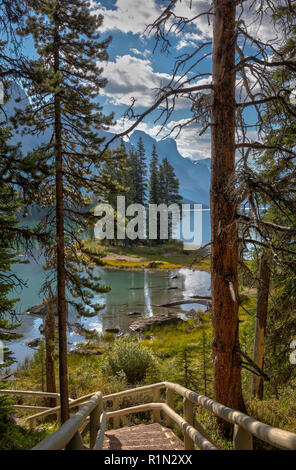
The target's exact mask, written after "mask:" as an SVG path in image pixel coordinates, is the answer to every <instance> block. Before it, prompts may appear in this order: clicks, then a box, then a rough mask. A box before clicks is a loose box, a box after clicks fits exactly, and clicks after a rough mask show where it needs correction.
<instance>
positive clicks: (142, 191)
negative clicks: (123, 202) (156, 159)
mask: <svg viewBox="0 0 296 470" xmlns="http://www.w3.org/2000/svg"><path fill="white" fill-rule="evenodd" d="M134 176H135V178H134V179H133V182H134V185H135V200H134V201H133V203H134V204H142V205H145V203H146V200H147V194H146V192H147V164H146V156H145V148H144V144H143V139H142V137H140V138H139V141H138V145H137V153H136V159H135V175H134Z"/></svg>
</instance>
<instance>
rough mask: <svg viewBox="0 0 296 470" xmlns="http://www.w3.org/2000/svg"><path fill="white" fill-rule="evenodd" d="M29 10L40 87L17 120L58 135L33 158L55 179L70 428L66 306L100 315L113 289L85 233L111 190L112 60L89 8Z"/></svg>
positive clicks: (51, 250) (47, 200) (74, 2)
mask: <svg viewBox="0 0 296 470" xmlns="http://www.w3.org/2000/svg"><path fill="white" fill-rule="evenodd" d="M28 6H29V7H30V15H29V17H28V19H27V23H26V27H25V28H24V29H23V30H22V32H21V34H22V35H29V34H32V36H33V38H34V42H35V49H36V52H37V54H38V59H37V60H36V61H34V63H33V64H32V69H33V72H34V86H32V83H31V82H28V83H27V84H26V88H27V91H28V94H29V95H30V97H31V106H30V107H28V109H26V110H25V112H22V111H19V113H18V116H17V120H18V123H19V124H21V125H23V126H24V130H25V131H27V132H29V133H31V132H32V129H35V130H34V132H43V131H44V130H45V129H51V131H52V138H51V140H50V142H46V143H44V144H42V145H41V146H40V147H39V149H36V151H35V155H39V154H43V155H46V156H47V158H48V160H49V161H50V162H51V164H52V165H53V166H54V168H55V174H54V178H53V179H47V180H45V181H44V182H43V184H42V185H41V187H40V191H39V194H40V200H41V202H42V204H43V206H44V207H48V208H49V210H48V214H47V218H46V222H47V224H48V227H49V230H52V228H55V231H56V237H55V238H52V243H51V245H50V246H49V247H48V250H47V252H46V255H47V259H48V262H47V265H46V267H47V268H48V269H51V270H53V271H52V272H53V274H56V276H51V277H49V278H48V281H47V283H46V284H45V286H44V290H45V291H50V289H52V285H53V281H54V282H55V283H56V295H57V307H58V317H59V379H60V380H59V382H60V395H61V419H62V422H65V421H66V420H67V419H68V418H69V406H68V368H67V337H66V325H67V308H68V305H73V306H75V308H76V310H77V311H78V314H79V315H93V314H96V313H97V312H98V311H99V309H100V308H102V306H99V305H94V304H93V303H92V299H93V292H107V291H108V290H109V289H108V288H107V287H106V286H100V285H99V283H98V281H99V279H100V278H98V277H96V276H94V275H93V273H92V269H91V267H90V263H89V258H90V257H91V259H92V260H94V261H96V262H99V258H98V257H97V256H95V255H92V254H91V253H90V252H87V253H86V255H87V257H85V256H82V254H81V252H82V250H83V245H82V243H81V241H80V240H79V233H80V232H81V230H85V229H87V227H88V226H89V225H90V224H94V223H95V221H96V218H95V216H94V215H93V213H92V210H91V204H92V201H93V199H94V198H96V197H98V196H100V195H102V193H103V192H104V189H106V187H105V185H106V182H105V181H104V180H103V179H102V178H101V176H100V174H99V169H100V167H101V166H102V164H103V162H104V158H103V157H102V156H101V155H100V145H101V143H102V140H103V139H102V138H100V137H99V135H98V131H99V130H100V129H102V128H103V129H106V128H107V126H108V125H110V124H111V123H112V116H109V117H105V116H104V115H103V114H102V109H101V107H100V106H99V105H98V104H97V103H96V102H95V98H96V97H97V95H98V94H99V92H100V90H101V89H102V88H103V87H104V86H105V85H106V80H105V79H103V78H102V77H101V73H102V68H101V67H100V66H99V63H100V62H101V61H105V60H107V58H108V56H107V46H108V44H109V42H110V38H109V39H106V40H104V41H100V40H99V37H100V35H99V33H98V29H99V28H100V26H101V24H102V16H95V15H91V14H90V12H89V8H90V4H89V3H88V2H84V1H82V0H60V1H58V2H57V1H56V0H48V1H46V2H45V1H35V0H28ZM51 233H52V232H51ZM68 293H69V294H71V298H70V297H69V296H68ZM79 299H80V300H79ZM90 307H91V310H90Z"/></svg>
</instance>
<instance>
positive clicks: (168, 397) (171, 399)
mask: <svg viewBox="0 0 296 470" xmlns="http://www.w3.org/2000/svg"><path fill="white" fill-rule="evenodd" d="M165 401H166V404H167V405H168V406H169V407H170V408H173V406H174V392H173V390H171V389H170V388H168V387H167V388H166V400H165ZM166 425H167V427H168V428H171V427H173V421H172V419H171V418H170V417H169V416H166Z"/></svg>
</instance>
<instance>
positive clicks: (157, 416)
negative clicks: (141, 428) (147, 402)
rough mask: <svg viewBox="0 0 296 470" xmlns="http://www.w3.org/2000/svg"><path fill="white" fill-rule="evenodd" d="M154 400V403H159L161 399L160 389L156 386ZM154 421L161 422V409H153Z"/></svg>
mask: <svg viewBox="0 0 296 470" xmlns="http://www.w3.org/2000/svg"><path fill="white" fill-rule="evenodd" d="M153 401H154V403H159V401H160V389H159V388H156V389H155V390H154V392H153ZM153 421H154V423H159V422H160V410H153Z"/></svg>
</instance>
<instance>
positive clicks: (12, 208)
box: [0, 126, 22, 368]
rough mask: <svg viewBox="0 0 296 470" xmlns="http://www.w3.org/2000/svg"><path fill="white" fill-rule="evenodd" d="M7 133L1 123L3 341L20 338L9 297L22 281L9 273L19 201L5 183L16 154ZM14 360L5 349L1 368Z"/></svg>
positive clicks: (0, 290)
mask: <svg viewBox="0 0 296 470" xmlns="http://www.w3.org/2000/svg"><path fill="white" fill-rule="evenodd" d="M9 136H10V134H9V131H8V129H7V128H6V127H1V126H0V155H1V156H2V155H3V156H5V158H3V159H2V158H1V159H0V174H1V178H0V340H1V341H3V342H4V344H5V343H7V342H8V341H10V340H12V339H16V338H18V337H20V335H18V334H17V333H15V331H14V330H15V328H16V327H17V326H18V325H17V324H16V322H14V324H13V323H12V321H11V316H12V315H14V304H15V302H16V300H18V299H13V298H11V294H12V292H13V289H14V288H15V287H16V286H20V285H22V282H21V280H20V279H18V278H17V277H16V276H15V275H13V274H12V273H11V267H12V265H13V264H14V263H15V262H17V257H16V254H17V253H16V240H15V237H14V231H17V230H18V222H17V218H16V212H17V211H19V209H20V200H19V198H18V196H17V193H16V191H15V189H14V188H13V186H12V184H10V183H8V182H5V177H6V176H7V175H6V173H7V172H6V170H5V167H6V164H7V161H8V160H13V159H15V156H16V153H17V150H16V149H15V148H14V147H12V146H9V145H8V143H7V141H8V137H9ZM13 362H14V359H13V356H12V354H11V353H10V352H9V350H7V349H6V350H5V357H4V363H3V364H0V368H3V367H8V366H10V365H11V364H12V363H13Z"/></svg>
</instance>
